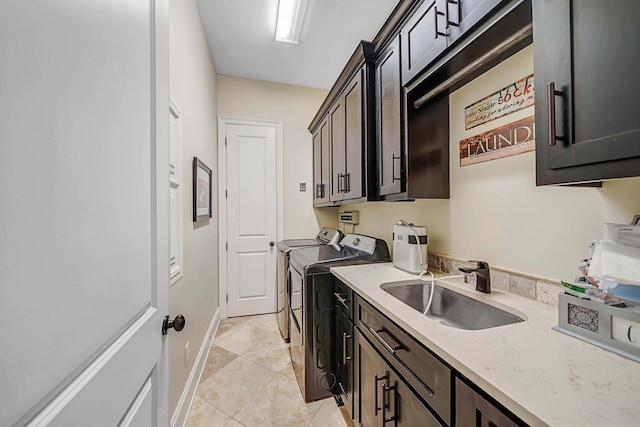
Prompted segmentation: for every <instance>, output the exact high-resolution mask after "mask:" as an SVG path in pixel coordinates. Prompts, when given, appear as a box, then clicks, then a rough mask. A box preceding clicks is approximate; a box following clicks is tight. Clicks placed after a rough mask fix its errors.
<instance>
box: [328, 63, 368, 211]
mask: <svg viewBox="0 0 640 427" xmlns="http://www.w3.org/2000/svg"><path fill="white" fill-rule="evenodd" d="M363 80H364V69H361V70H359V71H358V72H357V73H356V75H355V76H353V78H352V79H351V81H350V82H349V84H348V85H347V87H346V89H345V91H344V97H343V98H342V99H343V103H344V122H345V134H344V139H345V148H346V150H345V172H344V176H343V178H342V184H341V186H340V188H341V189H342V196H343V197H342V198H343V199H345V200H347V199H356V198H359V197H362V196H363V195H364V191H363V185H362V183H363V179H362V176H363V172H364V171H363V168H362V160H363V158H364V157H363V154H364V150H365V149H366V147H365V144H364V141H365V133H364V126H363V120H362V114H363V103H364V100H363V91H362V85H363ZM334 176H335V173H334Z"/></svg>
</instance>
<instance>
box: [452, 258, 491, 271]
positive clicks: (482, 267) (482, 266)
mask: <svg viewBox="0 0 640 427" xmlns="http://www.w3.org/2000/svg"><path fill="white" fill-rule="evenodd" d="M467 262H475V263H476V267H475V268H465V267H459V268H458V270H460V271H461V272H463V273H466V274H471V273H473V272H474V271H478V270H488V269H489V263H488V262H485V261H467Z"/></svg>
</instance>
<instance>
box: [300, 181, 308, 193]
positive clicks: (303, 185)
mask: <svg viewBox="0 0 640 427" xmlns="http://www.w3.org/2000/svg"><path fill="white" fill-rule="evenodd" d="M300 191H307V183H306V182H301V183H300Z"/></svg>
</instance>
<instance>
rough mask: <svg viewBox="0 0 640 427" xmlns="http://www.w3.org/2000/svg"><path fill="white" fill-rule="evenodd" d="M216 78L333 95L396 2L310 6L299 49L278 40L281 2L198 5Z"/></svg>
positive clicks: (325, 1)
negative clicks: (357, 53) (284, 85)
mask: <svg viewBox="0 0 640 427" xmlns="http://www.w3.org/2000/svg"><path fill="white" fill-rule="evenodd" d="M196 1H197V4H198V9H199V11H200V17H201V19H202V25H203V27H204V31H205V34H206V36H207V41H208V43H209V49H210V50H211V55H212V56H213V61H214V64H215V67H216V72H217V73H218V74H224V75H230V76H237V77H245V78H249V79H256V80H266V81H270V82H278V83H287V84H293V85H299V86H309V87H316V88H323V89H329V88H331V86H332V85H333V83H334V82H335V80H336V79H337V77H338V75H339V74H340V72H341V71H342V69H343V68H344V66H345V65H346V63H347V60H348V59H349V58H350V57H351V54H352V53H353V52H354V51H355V49H356V47H357V45H358V43H359V42H360V40H368V41H371V40H372V39H373V37H374V36H375V34H376V33H377V32H378V30H379V29H380V27H381V26H382V24H383V23H384V21H385V20H386V18H387V17H388V16H389V15H390V13H391V11H392V10H393V8H394V7H395V5H396V4H397V3H398V0H309V3H308V7H307V13H306V15H305V18H304V23H303V27H302V32H301V35H300V43H299V44H297V45H294V44H290V43H282V42H277V41H276V40H275V28H276V17H277V14H278V0H196Z"/></svg>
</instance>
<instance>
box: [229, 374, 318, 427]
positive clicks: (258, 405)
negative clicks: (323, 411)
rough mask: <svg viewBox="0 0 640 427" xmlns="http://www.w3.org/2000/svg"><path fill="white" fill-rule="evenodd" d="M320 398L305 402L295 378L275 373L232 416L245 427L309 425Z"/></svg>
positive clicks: (297, 426)
mask: <svg viewBox="0 0 640 427" xmlns="http://www.w3.org/2000/svg"><path fill="white" fill-rule="evenodd" d="M320 406H322V402H311V403H307V404H305V403H304V401H303V400H302V395H301V394H300V390H299V389H298V384H297V383H296V381H295V380H294V379H291V378H288V377H285V376H283V375H276V376H275V377H274V378H273V379H272V380H271V381H270V382H269V383H268V384H267V385H266V386H265V387H264V388H263V389H262V390H260V392H259V393H258V394H256V395H255V396H254V397H253V399H251V401H249V403H247V405H246V406H245V407H244V408H242V409H241V410H240V412H238V413H237V414H236V415H235V416H234V419H235V420H237V421H239V422H240V423H242V424H243V425H244V426H246V427H262V426H265V427H266V426H277V427H300V426H306V425H308V424H309V423H310V422H311V420H312V419H313V417H314V416H315V415H316V413H317V412H318V410H319V409H320Z"/></svg>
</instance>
